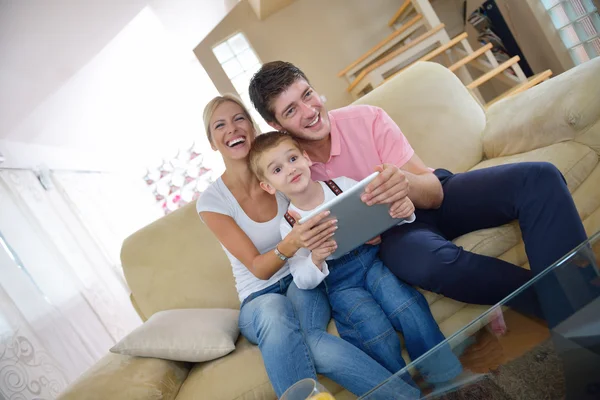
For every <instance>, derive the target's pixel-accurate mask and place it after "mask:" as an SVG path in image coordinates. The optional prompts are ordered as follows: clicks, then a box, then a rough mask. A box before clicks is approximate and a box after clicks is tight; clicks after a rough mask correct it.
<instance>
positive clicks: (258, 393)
mask: <svg viewBox="0 0 600 400" xmlns="http://www.w3.org/2000/svg"><path fill="white" fill-rule="evenodd" d="M330 326H331V324H330ZM335 333H337V331H336V332H335ZM319 381H320V382H321V383H322V384H324V385H325V387H326V388H327V389H328V390H329V391H330V392H332V393H334V394H336V393H337V392H339V391H340V390H342V388H341V387H340V386H339V385H337V384H336V383H334V382H332V381H331V380H329V379H326V378H323V377H319ZM275 398H276V396H275V391H274V390H273V386H272V385H271V383H270V382H269V377H268V375H267V371H266V370H265V367H264V364H263V360H262V356H261V354H260V350H259V348H258V346H256V345H253V344H252V343H250V342H248V340H247V339H246V338H244V337H240V338H239V340H238V342H237V344H236V349H235V351H234V352H233V353H231V354H229V355H228V356H227V357H223V358H219V359H217V360H214V361H210V362H206V363H199V364H196V365H195V366H194V368H192V370H191V371H190V373H189V375H188V378H187V379H186V381H185V382H184V384H183V386H182V387H181V389H180V391H179V394H178V396H177V399H178V400H192V399H198V400H200V399H202V400H204V399H211V400H259V399H260V400H263V399H270V400H271V399H273V400H274V399H275Z"/></svg>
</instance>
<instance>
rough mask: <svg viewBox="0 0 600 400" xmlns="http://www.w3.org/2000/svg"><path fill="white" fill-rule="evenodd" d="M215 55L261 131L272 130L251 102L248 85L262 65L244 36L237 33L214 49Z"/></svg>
mask: <svg viewBox="0 0 600 400" xmlns="http://www.w3.org/2000/svg"><path fill="white" fill-rule="evenodd" d="M213 53H214V55H215V57H217V60H219V63H220V64H221V67H223V70H224V71H225V73H226V74H227V77H228V78H229V80H230V81H231V83H232V84H233V87H234V88H235V90H236V91H237V93H238V94H239V95H240V97H241V98H242V101H243V102H244V104H245V105H246V107H248V110H249V111H250V114H252V118H254V120H255V121H256V123H257V124H258V127H259V128H260V130H261V131H263V132H267V131H270V130H272V128H271V127H269V125H267V123H266V122H265V121H264V120H263V119H262V117H261V116H260V114H259V113H258V112H257V111H256V110H254V107H252V103H251V102H250V96H249V95H248V85H249V84H250V79H252V75H254V73H255V72H256V71H258V69H259V68H260V66H261V65H262V64H261V62H260V60H259V59H258V57H257V56H256V53H255V52H254V49H253V48H252V47H251V46H250V43H248V40H246V37H245V36H244V34H243V33H236V34H235V35H233V36H231V37H230V38H229V39H227V40H225V41H224V42H222V43H221V44H219V45H217V46H215V47H213Z"/></svg>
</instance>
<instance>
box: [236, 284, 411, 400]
mask: <svg viewBox="0 0 600 400" xmlns="http://www.w3.org/2000/svg"><path fill="white" fill-rule="evenodd" d="M330 318H331V311H330V307H329V303H328V301H327V296H326V295H325V292H324V289H323V288H322V287H319V288H317V289H313V290H300V289H298V288H297V287H296V285H295V284H294V283H293V282H292V276H291V275H288V276H286V277H285V278H283V279H281V280H280V281H279V282H277V283H275V284H273V285H271V286H269V287H268V288H265V289H263V290H261V291H258V292H255V293H252V294H251V295H250V296H249V297H248V298H246V299H245V300H244V302H243V303H242V306H241V310H240V317H239V326H240V331H241V333H242V335H244V337H245V338H246V339H248V340H249V341H250V342H252V343H254V344H258V346H259V348H260V351H261V354H262V357H263V361H264V364H265V368H266V370H267V374H268V375H269V379H270V381H271V384H272V385H273V388H274V389H275V392H276V393H277V396H278V397H280V396H281V395H282V394H283V393H284V392H285V391H286V390H287V388H288V387H290V386H291V385H293V384H294V383H296V382H297V381H299V380H301V379H304V378H313V379H317V373H320V374H323V375H325V376H327V377H328V378H330V379H332V380H333V381H335V382H337V383H339V384H340V385H342V386H343V387H345V388H346V389H348V390H349V391H351V392H352V393H354V394H356V395H358V396H361V395H363V394H365V393H367V392H368V391H369V390H371V389H372V388H374V387H375V386H377V385H378V384H380V383H381V382H383V381H384V380H386V379H388V378H390V377H391V375H392V374H391V373H390V372H389V371H388V370H387V369H385V368H384V367H382V366H381V365H380V364H378V363H377V362H376V361H375V360H373V359H372V358H371V357H369V356H368V355H366V354H365V353H364V352H362V351H361V350H359V349H358V348H356V347H354V346H353V345H351V344H350V343H348V342H346V341H344V340H343V339H340V338H338V337H336V336H333V335H330V334H328V333H327V332H326V329H327V324H328V323H329V320H330ZM387 386H391V387H390V388H387ZM399 394H401V395H399ZM378 396H379V394H378ZM390 398H398V399H416V398H419V391H418V390H416V389H414V388H411V387H410V386H408V385H406V384H405V383H404V382H398V384H396V383H395V381H394V384H393V385H386V393H382V394H381V399H390Z"/></svg>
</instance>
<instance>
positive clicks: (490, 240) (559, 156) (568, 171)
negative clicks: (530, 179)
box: [454, 142, 598, 265]
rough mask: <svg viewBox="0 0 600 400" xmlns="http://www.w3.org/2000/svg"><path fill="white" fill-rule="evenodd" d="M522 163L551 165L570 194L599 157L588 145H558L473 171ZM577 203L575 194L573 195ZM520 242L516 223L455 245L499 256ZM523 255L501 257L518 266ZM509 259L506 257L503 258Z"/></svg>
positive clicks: (494, 161)
mask: <svg viewBox="0 0 600 400" xmlns="http://www.w3.org/2000/svg"><path fill="white" fill-rule="evenodd" d="M523 161H548V162H551V163H552V164H554V165H555V166H556V167H557V168H558V169H559V170H560V171H561V172H562V174H563V175H564V177H565V180H566V181H567V186H568V188H569V190H570V191H571V192H577V189H578V188H579V186H580V185H582V183H583V182H584V181H585V180H586V179H587V178H588V177H589V176H590V174H591V173H592V171H594V169H595V168H596V166H597V165H598V155H597V154H596V152H594V151H593V150H592V149H590V148H589V147H588V146H584V145H582V144H579V143H575V142H565V143H557V144H553V145H551V146H548V147H544V148H541V149H537V150H533V151H529V152H527V153H523V154H516V155H513V156H507V157H498V158H494V159H491V160H486V161H482V162H481V163H479V164H477V165H476V166H475V167H473V168H472V170H476V169H481V168H487V167H493V166H496V165H504V164H510V163H516V162H523ZM586 184H587V183H586ZM574 197H575V199H576V200H577V193H575V195H574ZM520 242H521V230H520V229H519V224H518V223H517V222H512V223H510V224H507V225H504V226H500V227H497V228H490V229H482V230H479V231H476V232H471V233H469V234H467V235H463V236H461V237H459V238H457V239H456V240H455V241H454V243H455V244H456V245H457V246H461V247H463V248H464V249H465V250H468V251H472V252H474V253H478V254H483V255H486V256H490V257H500V256H502V255H504V254H505V253H507V252H509V251H510V250H511V249H512V248H514V247H515V246H516V245H518V244H519V243H520ZM523 254H524V252H519V254H508V255H506V256H503V257H502V258H503V259H507V260H508V261H511V262H516V263H517V264H518V265H522V264H523V263H524V260H523ZM506 257H508V258H506Z"/></svg>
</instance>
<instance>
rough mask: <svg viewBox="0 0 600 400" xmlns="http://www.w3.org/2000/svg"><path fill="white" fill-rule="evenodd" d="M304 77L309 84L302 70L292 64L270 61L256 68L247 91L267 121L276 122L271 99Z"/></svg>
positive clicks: (257, 109) (253, 103) (255, 106)
mask: <svg viewBox="0 0 600 400" xmlns="http://www.w3.org/2000/svg"><path fill="white" fill-rule="evenodd" d="M299 79H304V80H305V81H306V82H308V83H309V84H310V82H309V81H308V78H307V77H306V75H304V72H302V71H301V70H300V68H298V67H296V66H295V65H294V64H292V63H289V62H285V61H272V62H268V63H266V64H263V66H262V67H261V68H260V69H259V70H258V72H257V73H256V74H254V76H253V77H252V79H251V80H250V86H249V87H248V92H249V94H250V100H251V101H252V105H253V106H254V108H256V111H258V113H259V114H260V115H261V117H263V118H264V119H265V121H267V122H277V118H275V113H274V112H273V109H272V108H271V101H272V100H273V99H275V98H276V97H277V96H279V95H280V94H281V93H283V92H285V91H286V90H287V89H288V88H289V87H290V86H292V84H294V82H296V81H297V80H299Z"/></svg>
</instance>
